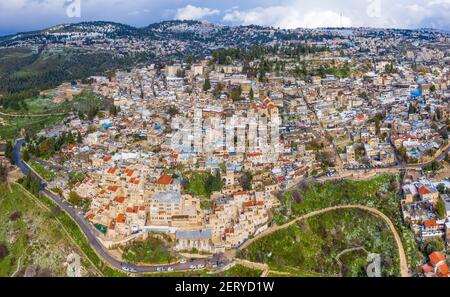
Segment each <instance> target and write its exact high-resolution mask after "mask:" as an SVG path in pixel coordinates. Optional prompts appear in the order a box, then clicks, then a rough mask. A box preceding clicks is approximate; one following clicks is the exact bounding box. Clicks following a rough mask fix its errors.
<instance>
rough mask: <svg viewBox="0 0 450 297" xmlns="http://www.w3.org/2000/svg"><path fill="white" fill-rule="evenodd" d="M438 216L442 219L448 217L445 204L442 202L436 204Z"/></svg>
mask: <svg viewBox="0 0 450 297" xmlns="http://www.w3.org/2000/svg"><path fill="white" fill-rule="evenodd" d="M435 208H436V214H437V216H438V217H439V218H440V219H444V218H445V217H446V214H447V211H446V209H445V204H444V202H443V201H442V200H439V201H438V202H437V203H436V206H435Z"/></svg>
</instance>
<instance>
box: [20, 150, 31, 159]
mask: <svg viewBox="0 0 450 297" xmlns="http://www.w3.org/2000/svg"><path fill="white" fill-rule="evenodd" d="M22 158H23V160H24V161H25V162H28V161H30V153H29V152H28V150H24V151H23V154H22Z"/></svg>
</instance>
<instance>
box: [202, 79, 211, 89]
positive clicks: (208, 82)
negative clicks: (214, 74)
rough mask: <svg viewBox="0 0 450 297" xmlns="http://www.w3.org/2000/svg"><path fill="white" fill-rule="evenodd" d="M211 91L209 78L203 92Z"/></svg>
mask: <svg viewBox="0 0 450 297" xmlns="http://www.w3.org/2000/svg"><path fill="white" fill-rule="evenodd" d="M209 89H211V82H210V80H209V78H207V79H205V83H204V84H203V91H205V92H207V91H209Z"/></svg>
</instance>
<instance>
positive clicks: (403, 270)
mask: <svg viewBox="0 0 450 297" xmlns="http://www.w3.org/2000/svg"><path fill="white" fill-rule="evenodd" d="M337 209H362V210H365V211H368V212H371V213H373V214H375V215H377V216H379V217H381V218H382V219H383V220H384V221H385V222H386V223H387V225H388V227H389V229H390V230H391V232H392V234H393V235H394V238H395V242H396V244H397V249H398V254H399V257H400V275H401V276H402V277H408V276H410V274H409V269H408V261H407V259H406V254H405V249H404V248H403V243H402V240H401V238H400V235H399V234H398V232H397V230H396V229H395V227H394V224H393V223H392V221H391V220H390V219H389V218H388V217H387V216H386V215H385V214H384V213H382V212H381V211H379V210H377V209H375V208H371V207H367V206H362V205H343V206H334V207H329V208H324V209H321V210H316V211H313V212H310V213H308V214H305V215H303V216H301V217H298V218H296V219H295V220H293V221H290V222H289V223H286V224H284V225H280V226H273V227H270V228H269V229H267V230H266V231H264V232H262V233H261V234H259V235H257V236H255V237H254V238H252V239H250V240H247V241H246V242H245V243H244V244H243V245H241V246H240V247H239V250H243V249H245V248H246V247H248V246H249V245H251V244H252V243H253V242H255V241H256V240H258V239H261V238H263V237H265V236H267V235H270V234H272V233H274V232H276V231H278V230H282V229H285V228H288V227H289V226H292V225H293V224H295V223H297V222H299V221H302V220H305V219H308V218H311V217H314V216H317V215H320V214H323V213H326V212H330V211H334V210H337Z"/></svg>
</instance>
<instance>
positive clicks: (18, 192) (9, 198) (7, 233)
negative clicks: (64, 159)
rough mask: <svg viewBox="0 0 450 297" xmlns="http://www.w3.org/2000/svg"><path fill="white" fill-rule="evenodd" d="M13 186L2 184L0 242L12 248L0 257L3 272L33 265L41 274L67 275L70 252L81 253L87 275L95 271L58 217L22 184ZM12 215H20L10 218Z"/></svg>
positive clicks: (9, 272)
mask: <svg viewBox="0 0 450 297" xmlns="http://www.w3.org/2000/svg"><path fill="white" fill-rule="evenodd" d="M11 189H12V192H10V191H9V189H8V187H7V186H6V185H5V184H1V185H0V242H1V243H4V244H6V246H7V248H8V251H9V254H8V256H7V257H6V258H4V259H3V260H0V276H11V275H12V274H13V273H14V272H15V271H19V275H20V273H23V270H24V269H25V268H26V267H28V266H30V265H35V266H38V267H39V268H40V269H39V271H40V273H41V274H42V275H53V276H65V275H66V268H65V267H64V263H65V261H66V257H67V256H68V254H69V253H70V252H76V253H77V254H79V255H80V256H81V257H82V266H83V267H84V270H85V272H84V275H95V270H94V268H93V267H92V265H91V264H90V263H89V262H88V261H87V260H86V258H84V257H83V256H82V253H81V251H80V250H79V248H78V247H77V246H76V245H75V244H73V243H72V242H71V241H70V239H69V238H68V237H67V236H66V234H65V233H64V232H63V230H61V227H60V225H59V224H58V223H57V221H56V219H55V217H54V216H53V215H52V214H51V213H50V212H49V211H48V210H46V209H44V208H41V207H39V206H38V205H36V202H35V201H33V199H32V198H31V197H29V196H27V195H26V194H25V192H24V191H23V190H22V189H21V188H20V186H18V185H12V186H11ZM13 214H14V215H13ZM12 215H13V216H16V217H17V218H15V219H11V218H12ZM19 264H20V266H19Z"/></svg>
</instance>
